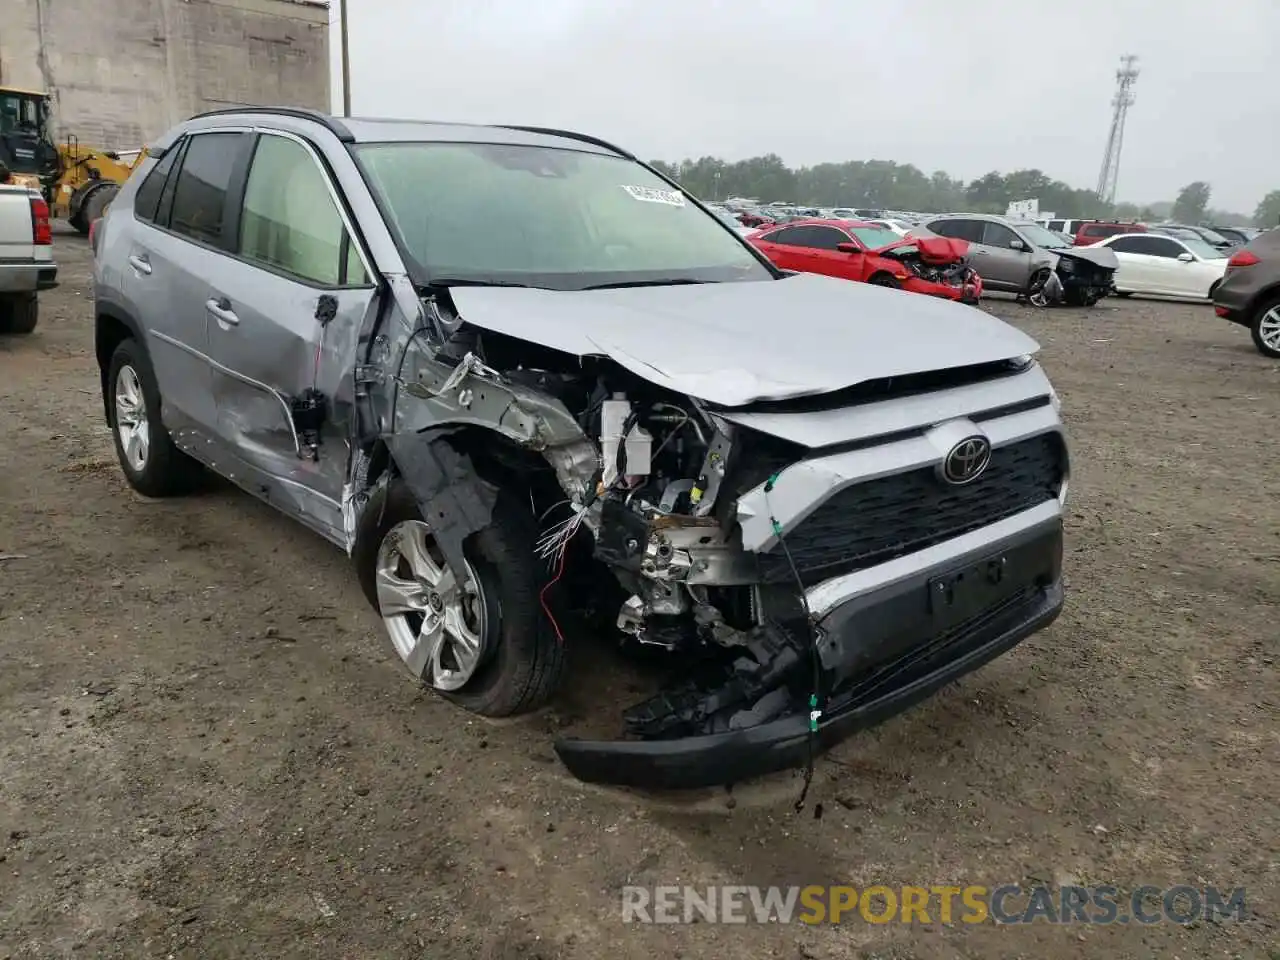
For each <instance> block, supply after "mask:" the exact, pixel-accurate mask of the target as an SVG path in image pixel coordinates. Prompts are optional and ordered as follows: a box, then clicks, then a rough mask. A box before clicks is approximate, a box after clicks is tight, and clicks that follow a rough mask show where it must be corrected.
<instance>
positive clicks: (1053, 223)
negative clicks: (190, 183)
mask: <svg viewBox="0 0 1280 960" xmlns="http://www.w3.org/2000/svg"><path fill="white" fill-rule="evenodd" d="M1063 222H1064V221H1062V220H1050V221H1049V224H1048V228H1049V229H1050V230H1053V231H1054V232H1055V233H1061V232H1062V225H1063Z"/></svg>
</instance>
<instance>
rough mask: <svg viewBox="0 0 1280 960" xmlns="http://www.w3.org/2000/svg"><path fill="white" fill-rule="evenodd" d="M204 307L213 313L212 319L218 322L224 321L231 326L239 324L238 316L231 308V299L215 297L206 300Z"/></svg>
mask: <svg viewBox="0 0 1280 960" xmlns="http://www.w3.org/2000/svg"><path fill="white" fill-rule="evenodd" d="M204 308H205V309H206V310H208V311H209V312H210V313H211V314H213V317H214V319H216V320H217V321H218V322H219V323H225V324H227V325H228V326H231V327H238V326H239V325H240V318H239V317H237V316H236V312H235V311H234V310H232V309H231V301H230V300H228V299H227V298H226V297H215V298H211V299H209V300H206V301H205V303H204Z"/></svg>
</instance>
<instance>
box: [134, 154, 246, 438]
mask: <svg viewBox="0 0 1280 960" xmlns="http://www.w3.org/2000/svg"><path fill="white" fill-rule="evenodd" d="M248 142H249V138H248V136H247V134H246V133H244V132H243V131H237V130H230V131H217V132H209V133H198V134H192V135H190V136H188V137H187V138H186V139H185V140H183V141H182V143H181V145H180V148H179V146H175V147H171V148H170V149H169V150H168V151H167V152H166V153H165V156H164V157H163V158H161V160H160V162H159V163H158V164H157V165H156V167H155V168H154V170H153V171H152V173H151V175H150V176H149V177H148V179H147V181H146V183H145V184H144V185H143V186H142V187H140V188H139V192H138V197H137V199H136V203H135V208H134V215H135V217H136V218H137V219H138V220H139V221H140V223H139V224H138V228H137V229H135V230H132V231H130V236H129V243H130V250H129V254H128V267H127V270H128V272H127V274H126V282H127V288H126V292H127V294H128V296H129V298H130V300H131V301H132V302H133V303H135V304H136V305H138V309H139V312H140V313H141V314H142V315H141V316H140V317H139V320H140V321H141V322H142V323H143V325H144V326H145V327H146V330H147V339H148V343H149V347H150V349H151V351H152V357H153V360H154V366H155V371H156V378H157V380H158V383H159V386H160V395H161V397H163V400H164V408H165V425H166V426H167V427H168V428H169V430H170V431H171V432H172V433H173V434H174V435H175V440H176V441H177V442H178V443H179V444H180V445H184V446H185V445H186V444H185V443H184V435H185V433H186V431H187V430H188V429H192V430H194V431H195V432H196V433H197V434H198V435H199V436H201V437H204V438H208V437H211V436H213V435H215V434H216V432H217V413H216V410H215V407H214V402H213V396H212V393H211V379H210V369H209V343H208V331H207V330H206V329H205V310H204V303H205V301H206V300H207V299H208V289H209V285H208V279H207V277H208V275H209V269H210V265H211V264H212V262H213V261H215V260H216V259H217V258H218V257H219V256H220V255H221V252H222V249H223V243H224V237H223V229H222V228H223V221H224V220H225V218H226V205H227V187H228V184H229V183H230V182H231V177H232V174H233V173H234V171H235V167H236V164H237V162H239V159H240V157H241V155H242V152H243V150H244V149H245V147H246V146H247V145H248ZM171 157H172V166H171V167H170V168H169V169H168V171H167V175H163V176H162V174H165V167H166V165H167V164H169V163H170V158H171ZM153 199H154V203H155V207H154V216H151V218H150V219H148V216H150V215H151V212H152V207H151V204H152V202H153Z"/></svg>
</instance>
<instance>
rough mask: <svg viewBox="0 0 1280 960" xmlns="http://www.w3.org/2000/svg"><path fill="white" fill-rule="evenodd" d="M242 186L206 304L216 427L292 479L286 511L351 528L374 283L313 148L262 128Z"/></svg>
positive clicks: (279, 476) (337, 528)
mask: <svg viewBox="0 0 1280 960" xmlns="http://www.w3.org/2000/svg"><path fill="white" fill-rule="evenodd" d="M250 154H251V157H250V159H249V160H248V163H247V164H246V169H245V170H244V171H243V173H242V175H241V177H240V178H239V179H238V182H237V183H236V184H235V186H234V187H233V191H234V192H236V193H237V194H239V195H240V196H241V197H242V200H241V201H240V202H238V203H237V205H236V210H235V213H234V216H233V217H232V219H231V222H230V224H229V228H230V229H231V230H232V231H233V236H232V239H231V240H230V242H229V244H228V246H229V253H230V254H231V255H229V256H227V257H224V258H221V259H220V260H219V262H218V264H217V266H216V269H215V270H214V272H213V273H212V274H211V275H210V289H209V292H208V297H207V300H206V311H207V316H208V317H209V352H210V356H211V357H212V359H213V361H214V372H213V381H214V391H213V392H214V399H215V402H216V405H217V412H218V427H219V432H220V433H221V435H222V437H223V438H224V439H225V440H226V441H227V442H228V443H229V444H230V445H231V446H232V447H233V449H234V452H235V454H236V455H237V456H238V457H239V458H240V459H241V460H243V461H244V462H245V463H247V464H248V465H250V466H251V467H252V468H253V469H255V470H257V471H261V472H262V473H264V474H266V475H268V476H269V477H270V478H272V479H273V480H275V481H276V482H277V483H278V484H281V485H283V490H284V491H285V493H284V500H285V502H283V503H280V504H279V505H280V506H281V507H282V508H284V509H290V508H294V509H297V510H298V511H299V512H300V513H302V514H303V519H306V520H308V522H311V521H314V520H317V519H319V520H320V521H321V525H322V526H323V527H325V528H327V531H326V532H329V533H331V534H333V533H336V534H337V535H338V537H339V539H340V538H341V535H342V529H343V528H342V515H341V496H342V486H343V483H344V482H345V480H346V469H347V456H346V455H347V448H346V438H347V437H348V436H349V429H348V428H349V424H350V417H351V416H352V408H351V403H352V397H353V390H354V385H353V383H352V374H353V370H354V364H355V351H356V340H357V336H358V333H359V330H360V328H361V324H362V323H363V321H364V319H365V316H366V314H367V312H368V311H369V310H370V309H371V306H372V303H373V300H374V294H375V288H374V284H373V282H372V278H373V276H374V274H373V271H372V270H371V269H370V268H369V266H368V264H369V263H370V261H369V259H368V257H367V256H366V255H365V254H364V253H363V252H362V250H361V249H360V248H359V244H358V240H357V239H356V238H355V237H354V236H353V230H352V228H351V226H350V224H351V220H350V217H349V215H348V213H347V211H346V210H345V207H344V206H343V204H342V202H341V200H340V194H339V192H338V190H337V188H336V185H335V184H334V182H333V178H332V176H331V174H330V172H329V170H328V168H327V166H326V165H325V164H324V163H323V161H322V160H321V158H320V155H319V154H318V152H317V151H316V150H315V149H314V147H313V146H312V145H311V144H310V143H308V142H307V141H305V140H304V139H302V138H301V137H298V136H296V135H294V134H291V133H283V132H267V131H262V132H260V133H259V135H258V136H257V138H256V143H255V145H254V147H253V149H252V150H251V151H250Z"/></svg>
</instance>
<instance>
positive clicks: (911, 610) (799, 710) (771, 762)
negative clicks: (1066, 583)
mask: <svg viewBox="0 0 1280 960" xmlns="http://www.w3.org/2000/svg"><path fill="white" fill-rule="evenodd" d="M1061 563H1062V519H1061V511H1060V508H1059V506H1058V504H1057V503H1047V504H1044V505H1042V506H1040V507H1037V508H1034V509H1031V510H1027V511H1025V512H1024V513H1023V514H1019V515H1017V516H1014V517H1010V518H1008V519H1006V520H1004V521H1001V522H999V523H997V524H994V525H992V526H991V527H988V528H985V529H983V530H981V531H976V532H975V533H973V534H968V535H965V536H961V537H956V538H954V539H953V540H950V541H947V542H945V543H941V544H938V545H936V546H934V547H931V548H929V549H928V550H924V551H920V552H919V553H917V554H912V555H908V556H905V557H901V558H899V559H897V560H893V561H890V562H888V563H885V564H881V565H880V566H878V567H874V568H868V569H866V570H861V571H857V572H855V573H853V574H849V575H847V576H844V577H839V578H836V579H834V580H830V581H827V582H824V583H821V584H818V585H817V586H816V587H813V588H811V589H810V590H809V591H808V593H807V599H808V601H809V605H810V608H811V610H812V611H813V614H814V616H815V618H816V620H817V623H818V628H819V636H818V654H819V656H820V658H821V661H822V664H823V667H824V668H826V669H825V670H824V675H826V676H828V677H838V678H841V677H842V678H843V679H838V680H836V682H835V686H834V689H832V690H830V691H824V693H825V699H824V702H822V704H821V707H822V716H821V720H820V721H819V723H818V725H817V730H816V732H815V733H813V734H811V733H810V731H809V715H808V694H809V693H810V692H811V691H810V690H809V689H808V685H809V684H810V682H811V681H810V677H811V676H812V666H811V658H810V653H809V652H808V651H805V652H804V656H802V657H800V658H798V660H797V663H796V665H795V667H794V668H793V670H792V671H791V675H790V677H789V678H788V682H787V684H786V687H787V688H788V689H789V690H790V692H791V709H790V711H789V712H788V713H787V714H786V715H784V716H781V717H778V718H776V719H772V720H769V721H767V722H764V723H761V724H758V725H756V726H747V727H744V728H741V729H737V730H730V731H729V732H725V733H717V734H711V735H701V736H687V737H681V738H678V739H666V740H616V741H589V740H576V739H566V740H561V741H559V742H557V744H556V753H557V754H558V755H559V757H560V759H561V761H562V762H563V763H564V764H565V766H566V767H568V769H569V770H570V771H571V772H572V773H573V774H574V775H575V776H576V777H578V778H579V779H582V780H585V781H588V782H594V783H606V784H614V785H619V786H632V787H645V788H655V789H688V788H698V787H707V786H713V785H718V784H725V783H734V782H737V781H741V780H744V779H747V778H750V777H754V776H760V775H764V774H768V773H773V772H777V771H779V770H783V769H787V768H790V767H796V766H799V765H802V764H804V763H805V762H806V760H807V759H808V756H809V751H810V750H811V749H813V750H814V751H815V752H816V751H824V750H827V749H830V748H831V747H832V746H834V745H835V744H837V743H839V742H840V741H841V740H844V739H846V738H847V737H849V736H851V735H852V734H854V733H856V732H858V731H859V730H863V729H867V728H869V727H872V726H875V725H876V724H879V723H881V722H883V721H885V720H887V719H889V718H890V717H892V716H894V715H895V714H897V713H900V712H902V711H903V710H906V709H907V708H908V707H910V706H912V705H914V704H915V703H918V702H919V701H921V700H923V699H924V698H926V697H928V696H929V695H930V694H932V693H934V692H935V691H937V690H938V689H940V688H941V687H943V686H946V685H947V684H949V683H951V682H952V681H954V680H956V679H958V678H959V677H962V676H964V675H965V674H966V673H969V672H971V671H973V670H975V669H977V668H978V667H981V666H982V665H983V664H985V663H987V662H989V661H990V660H992V659H994V658H995V657H997V656H999V655H1000V654H1002V653H1004V652H1005V651H1006V650H1009V649H1010V648H1012V647H1013V646H1015V645H1016V644H1017V643H1019V642H1020V641H1021V640H1023V639H1024V638H1026V637H1028V636H1030V635H1031V634H1032V633H1035V632H1036V631H1038V630H1040V629H1042V628H1044V627H1046V626H1048V625H1049V624H1050V623H1052V622H1053V620H1054V619H1055V618H1056V617H1057V616H1058V613H1059V612H1060V611H1061V608H1062V603H1063V586H1062V576H1061Z"/></svg>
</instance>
